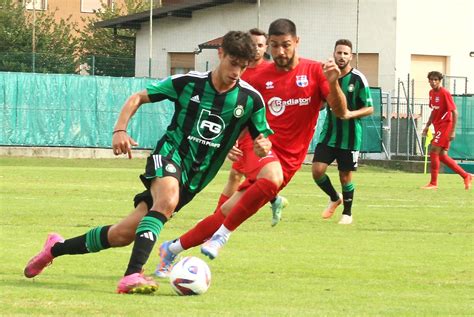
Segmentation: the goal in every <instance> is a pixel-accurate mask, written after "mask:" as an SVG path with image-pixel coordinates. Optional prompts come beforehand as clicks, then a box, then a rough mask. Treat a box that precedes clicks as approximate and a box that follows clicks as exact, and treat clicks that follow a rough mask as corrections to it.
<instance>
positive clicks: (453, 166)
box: [439, 154, 467, 178]
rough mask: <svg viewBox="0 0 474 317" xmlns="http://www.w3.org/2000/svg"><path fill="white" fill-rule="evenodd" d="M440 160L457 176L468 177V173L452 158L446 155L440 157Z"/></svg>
mask: <svg viewBox="0 0 474 317" xmlns="http://www.w3.org/2000/svg"><path fill="white" fill-rule="evenodd" d="M439 160H440V161H441V162H443V163H444V164H445V165H446V166H448V167H449V168H450V169H452V170H453V171H455V172H456V173H457V174H459V175H461V177H462V178H466V177H467V173H466V171H465V170H463V169H462V167H461V166H459V165H458V164H457V163H456V161H454V160H453V159H452V158H450V157H449V156H447V155H446V154H443V155H440V156H439Z"/></svg>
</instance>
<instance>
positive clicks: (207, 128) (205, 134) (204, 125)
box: [196, 109, 225, 140]
mask: <svg viewBox="0 0 474 317" xmlns="http://www.w3.org/2000/svg"><path fill="white" fill-rule="evenodd" d="M196 128H197V131H198V133H199V135H200V136H201V138H203V139H205V140H214V139H215V138H217V137H218V136H219V135H221V133H222V131H224V128H225V123H224V120H222V118H221V117H219V116H218V115H215V114H212V113H211V112H210V111H209V110H205V109H203V110H202V111H201V114H200V115H199V120H198V122H197V127H196Z"/></svg>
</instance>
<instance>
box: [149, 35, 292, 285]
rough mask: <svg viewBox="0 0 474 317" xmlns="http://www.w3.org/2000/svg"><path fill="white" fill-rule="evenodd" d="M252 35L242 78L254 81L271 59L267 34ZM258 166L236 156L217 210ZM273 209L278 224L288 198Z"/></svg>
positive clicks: (242, 144)
mask: <svg viewBox="0 0 474 317" xmlns="http://www.w3.org/2000/svg"><path fill="white" fill-rule="evenodd" d="M249 33H250V36H251V37H252V40H253V41H254V43H255V46H256V48H257V50H256V52H257V53H256V55H255V59H254V60H253V61H252V62H250V63H249V66H248V67H247V69H246V70H245V72H244V73H243V74H242V76H241V79H242V80H244V81H246V82H254V81H255V80H256V79H255V74H257V76H258V73H259V72H257V70H259V69H260V68H261V67H263V66H265V65H268V64H270V62H269V61H267V60H266V59H265V52H266V51H267V48H268V44H267V38H268V36H267V34H266V33H265V32H264V31H262V30H260V29H258V28H253V29H251V30H249ZM238 147H239V149H241V150H243V151H250V152H253V140H252V138H250V137H249V136H248V134H247V137H242V138H240V139H239V141H238ZM255 168H258V166H256V167H255V166H251V165H249V162H248V160H246V159H245V158H244V157H239V158H235V161H234V162H233V163H232V167H231V169H230V171H229V177H228V179H227V184H226V185H225V186H224V189H223V190H222V193H221V195H220V197H219V201H218V202H217V206H216V210H217V209H218V208H220V206H222V204H224V203H225V202H226V201H227V200H228V199H229V198H230V197H231V196H232V195H233V194H234V192H235V191H236V190H237V189H238V187H239V185H240V183H241V180H242V177H243V176H245V175H247V174H249V173H251V172H252V170H254V169H255ZM270 203H271V210H272V226H276V225H277V224H278V222H279V221H280V218H281V212H282V209H283V208H285V207H286V206H287V205H288V200H287V199H286V198H285V197H283V196H277V197H275V198H273V199H272V200H271V201H270ZM156 273H157V275H159V276H161V275H162V274H161V273H160V268H158V269H157V271H156Z"/></svg>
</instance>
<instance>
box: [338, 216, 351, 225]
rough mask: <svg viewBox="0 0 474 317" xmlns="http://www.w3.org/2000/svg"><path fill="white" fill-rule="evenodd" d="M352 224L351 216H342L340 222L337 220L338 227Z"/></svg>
mask: <svg viewBox="0 0 474 317" xmlns="http://www.w3.org/2000/svg"><path fill="white" fill-rule="evenodd" d="M351 223H352V216H349V215H342V217H341V220H339V222H338V224H340V225H350V224H351Z"/></svg>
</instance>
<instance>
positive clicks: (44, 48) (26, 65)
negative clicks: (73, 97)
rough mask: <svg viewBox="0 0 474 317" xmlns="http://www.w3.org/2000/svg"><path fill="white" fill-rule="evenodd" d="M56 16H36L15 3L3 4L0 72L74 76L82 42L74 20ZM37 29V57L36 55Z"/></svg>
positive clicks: (6, 0)
mask: <svg viewBox="0 0 474 317" xmlns="http://www.w3.org/2000/svg"><path fill="white" fill-rule="evenodd" d="M54 14H55V12H51V13H47V12H43V11H36V14H35V23H34V26H33V16H32V14H29V13H27V12H26V10H25V8H24V7H23V6H22V5H21V4H20V3H18V1H13V0H0V70H2V71H25V72H31V71H34V72H38V73H72V72H74V71H75V69H76V63H75V59H76V49H77V44H78V40H77V39H76V38H75V37H74V36H73V35H72V34H73V31H74V29H75V28H76V27H77V26H76V24H74V23H72V22H71V21H70V18H68V19H66V20H64V19H61V20H60V21H59V23H58V22H56V21H55V19H54ZM33 28H34V29H35V54H33Z"/></svg>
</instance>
